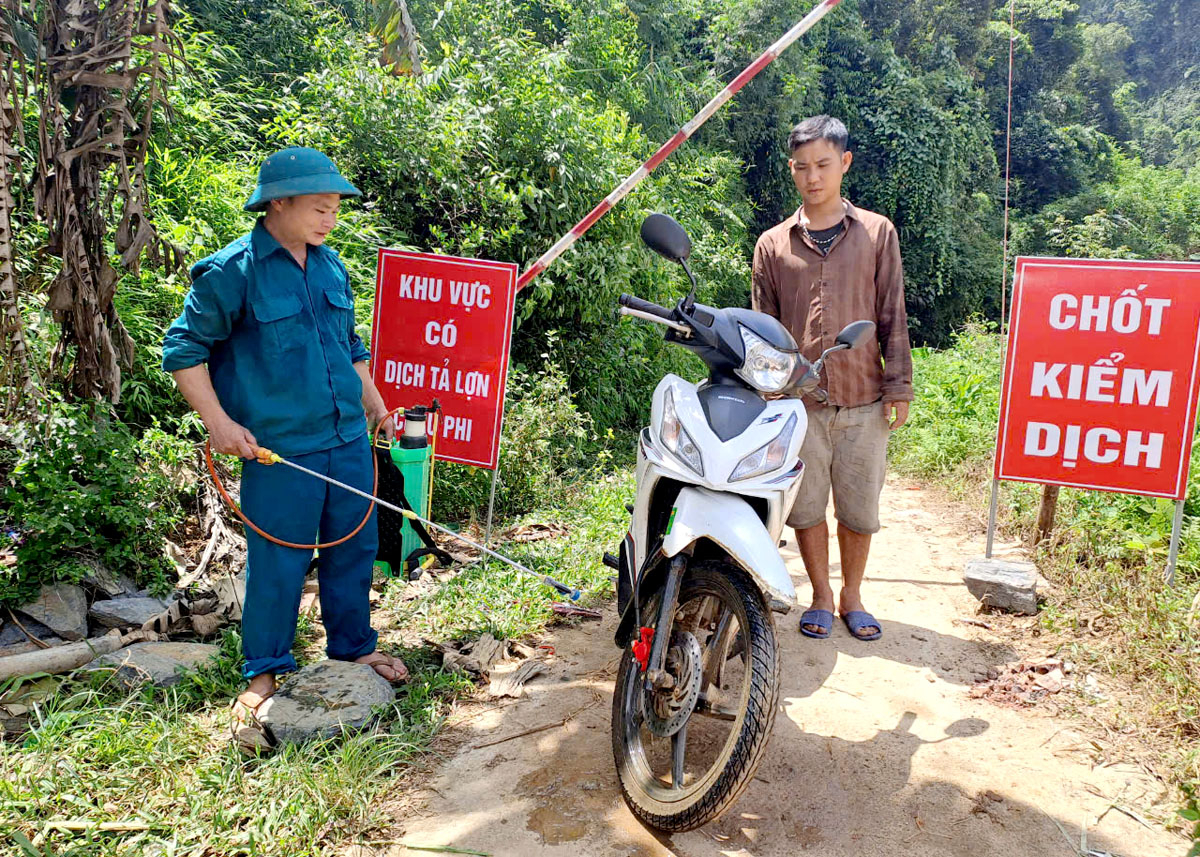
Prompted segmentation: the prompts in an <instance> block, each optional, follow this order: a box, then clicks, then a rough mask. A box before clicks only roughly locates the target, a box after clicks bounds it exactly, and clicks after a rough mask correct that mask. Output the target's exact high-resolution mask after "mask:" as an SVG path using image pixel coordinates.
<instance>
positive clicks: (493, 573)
mask: <svg viewBox="0 0 1200 857" xmlns="http://www.w3.org/2000/svg"><path fill="white" fill-rule="evenodd" d="M633 496H634V482H633V473H632V471H631V470H628V469H622V470H618V471H616V472H614V473H610V474H593V475H592V476H590V477H588V478H587V479H586V480H585V481H584V482H583V483H582V484H579V485H578V486H577V487H576V491H575V492H574V494H573V496H572V498H571V500H570V501H569V502H566V503H563V504H560V505H558V506H556V507H552V508H548V509H543V510H539V511H538V512H537V513H535V514H530V515H526V516H524V517H523V518H520V519H517V520H516V521H514V522H512V523H513V524H514V525H516V524H521V523H529V522H537V523H556V524H562V525H565V526H566V527H567V529H568V532H567V535H565V536H563V537H561V538H556V539H547V540H544V541H538V542H530V543H527V544H520V543H502V544H500V545H498V546H496V548H495V550H497V552H499V553H501V554H503V555H505V556H508V557H511V558H512V559H514V560H516V561H517V562H520V563H521V564H522V565H524V566H526V567H527V568H529V569H531V570H533V571H535V572H537V573H539V574H549V575H550V576H552V577H554V578H556V579H557V580H560V581H562V582H563V583H566V584H567V585H569V586H574V587H577V588H579V589H582V590H583V591H584V595H583V597H582V598H581V600H580V602H579V603H580V604H581V605H587V604H588V603H592V602H595V601H598V600H603V599H606V598H608V597H610V596H611V594H612V592H613V587H612V583H611V578H612V575H613V571H612V570H611V569H609V568H608V567H607V566H605V565H603V564H601V562H600V557H601V554H602V553H603V552H604V551H606V550H609V551H615V550H616V548H617V546H618V545H619V544H620V541H621V538H622V536H623V535H624V533H625V527H626V526H627V525H628V521H629V514H628V513H627V512H626V511H625V507H624V504H625V503H626V502H627V501H631V500H632V499H633ZM402 594H403V590H402V589H400V588H399V587H396V588H393V589H391V590H389V597H388V598H387V599H385V603H386V604H387V606H388V607H390V608H391V609H392V610H394V611H395V613H396V615H397V617H398V619H399V621H400V624H402V625H403V626H404V627H407V628H411V629H413V630H416V631H419V632H420V633H421V635H422V636H424V637H426V638H428V639H431V640H439V641H440V640H444V639H450V638H453V637H456V636H472V637H474V636H479V635H480V634H482V633H484V632H491V633H492V634H493V635H494V636H496V637H497V638H502V637H508V638H510V639H513V638H520V637H524V636H527V635H530V634H535V633H537V632H538V631H540V630H541V629H542V627H544V626H545V624H546V622H548V621H549V620H550V618H551V616H552V615H553V614H552V613H551V611H550V603H551V601H553V600H560V601H561V600H564V599H563V597H562V596H559V595H557V594H556V593H555V592H554V591H553V590H551V589H549V588H547V587H545V586H543V585H542V584H541V583H540V582H539V581H538V580H537V579H535V578H534V577H532V576H531V575H527V574H524V573H522V572H520V571H517V570H515V569H513V568H511V567H509V566H507V565H505V564H503V563H500V562H498V561H494V560H489V561H487V562H480V563H477V564H475V565H472V566H470V567H469V568H467V569H466V570H464V571H462V572H461V573H459V574H458V575H456V576H455V577H454V578H453V579H451V580H450V581H448V582H446V583H445V584H444V585H442V586H441V587H439V588H438V589H437V590H435V591H434V592H433V593H431V594H430V595H428V596H425V597H423V598H420V599H417V600H416V601H414V602H410V603H409V604H403V603H401V602H400V595H402Z"/></svg>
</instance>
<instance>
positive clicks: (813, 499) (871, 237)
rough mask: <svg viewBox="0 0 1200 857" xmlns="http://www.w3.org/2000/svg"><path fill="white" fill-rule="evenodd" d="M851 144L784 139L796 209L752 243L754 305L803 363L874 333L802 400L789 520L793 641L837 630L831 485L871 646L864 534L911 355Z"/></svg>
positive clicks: (848, 597)
mask: <svg viewBox="0 0 1200 857" xmlns="http://www.w3.org/2000/svg"><path fill="white" fill-rule="evenodd" d="M848 136H849V135H848V133H847V131H846V126H845V125H843V124H842V123H841V122H840V121H839V120H837V119H834V118H832V117H830V116H814V117H812V118H809V119H805V120H804V121H803V122H801V123H800V124H799V125H797V126H796V127H795V128H794V129H793V130H792V132H791V134H790V135H789V136H788V148H789V150H790V151H791V154H792V157H791V159H790V160H789V161H788V165H789V167H790V168H791V171H792V179H793V180H794V181H795V183H796V189H797V190H798V191H800V196H801V199H802V200H803V204H802V205H801V206H800V209H799V210H798V211H797V212H796V213H795V214H793V215H792V216H790V217H789V218H788V219H787V220H785V221H783V222H782V223H780V224H779V225H777V226H775V227H773V228H771V229H769V230H768V231H767V232H765V233H763V235H762V237H760V238H759V239H758V244H757V246H756V247H755V248H754V283H753V291H752V301H753V306H754V309H756V310H758V311H760V312H765V313H767V314H769V315H773V316H775V317H776V318H778V319H779V320H780V321H782V322H783V324H784V325H785V326H786V327H787V328H788V330H790V331H791V332H792V335H793V336H794V337H796V341H797V342H798V343H799V344H800V350H801V352H802V353H803V354H804V356H805V357H807V358H808V359H809V360H816V359H817V358H818V357H820V356H821V352H822V351H824V350H825V349H826V348H829V347H830V346H832V345H833V344H834V339H835V338H836V337H837V335H838V332H839V331H840V330H841V329H842V328H843V327H844V326H845V325H847V324H849V323H850V322H852V321H857V320H858V319H870V320H871V321H874V322H875V323H876V325H877V337H876V339H874V340H872V341H871V342H868V343H867V344H866V345H864V346H861V347H859V348H856V349H854V350H851V351H840V352H837V353H835V354H831V355H830V357H829V360H828V362H827V363H826V364H825V372H824V377H823V380H822V386H823V388H824V390H825V391H826V393H827V394H828V399H827V401H826V402H825V403H823V404H821V403H817V402H816V401H814V400H812V399H811V398H810V399H807V400H806V402H805V404H806V405H807V408H808V417H809V424H808V433H807V434H806V435H805V438H804V445H803V447H802V448H801V450H800V457H801V459H802V460H803V461H804V463H805V472H804V478H803V481H802V482H801V486H800V492H799V495H798V496H797V498H796V504H795V506H794V507H793V509H792V512H791V514H790V515H789V517H788V524H789V526H792V527H794V528H795V529H796V540H797V542H798V543H799V545H800V555H801V556H802V557H803V559H804V568H805V570H806V571H807V572H808V577H809V580H810V581H811V582H812V587H813V600H812V607H811V609H809V610H807V611H805V613H804V614H803V615H802V616H801V617H800V632H801V633H802V634H805V635H806V636H809V637H817V638H824V637H828V636H829V635H830V633H831V632H832V630H833V610H834V598H833V588H832V587H831V586H830V584H829V525H828V524H827V523H826V520H825V508H826V505H827V504H828V502H829V493H830V489H831V488H832V491H833V503H834V514H835V516H836V517H837V520H838V529H837V533H838V547H839V549H840V552H841V557H842V591H841V595H840V597H839V599H838V612H839V614H840V615H841V617H842V620H843V621H844V622H845V623H846V626H847V628H849V630H850V632H851V633H852V634H854V635H855V636H856V637H858V638H859V639H861V640H875V639H878V638H879V637H880V635H881V634H882V628H881V626H880V625H879V622H878V621H877V620H876V619H875V618H874V617H873V616H872V615H871V614H870V613H868V612H866V611H865V610H864V609H863V603H862V595H861V588H862V581H863V575H864V573H865V572H866V566H867V554H868V552H869V550H870V547H871V535H872V534H873V533H875V532H878V530H879V494H880V491H882V489H883V481H884V475H885V473H886V468H887V462H886V456H887V438H888V433H889V431H894V430H895V429H898V428H900V426H902V425H904V422H905V420H907V419H908V406H909V402H911V401H912V398H913V392H912V354H911V351H910V348H909V342H908V316H907V314H906V312H905V309H904V274H903V270H902V268H901V263H900V244H899V240H898V238H897V235H896V227H895V226H893V225H892V222H891V221H890V220H888V219H887V218H886V217H884V216H882V215H880V214H875V213H874V212H870V211H865V210H863V209H858V208H855V207H854V206H852V205H851V204H850V203H849V202H848V201H846V200H845V199H843V198H842V177H843V176H844V175H845V174H846V171H847V170H849V169H850V162H851V160H852V156H851V154H850V152H848V151H847V150H846V145H847V142H848Z"/></svg>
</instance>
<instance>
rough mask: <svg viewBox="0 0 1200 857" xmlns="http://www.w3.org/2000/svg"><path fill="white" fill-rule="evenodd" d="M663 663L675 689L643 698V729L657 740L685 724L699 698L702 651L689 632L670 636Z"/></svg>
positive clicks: (702, 671)
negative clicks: (648, 731) (664, 662)
mask: <svg viewBox="0 0 1200 857" xmlns="http://www.w3.org/2000/svg"><path fill="white" fill-rule="evenodd" d="M666 661H667V671H668V672H669V673H670V675H671V677H672V678H674V679H675V686H674V687H673V688H671V689H670V690H661V691H656V692H653V693H648V694H645V695H644V696H643V700H644V708H645V716H646V728H647V729H649V730H650V732H651V733H652V734H654V735H657V736H658V737H659V738H670V737H671V736H672V735H674V734H675V733H676V732H678V731H679V730H680V729H682V728H683V724H685V723H687V720H688V718H689V717H691V716H692V711H693V710H695V708H696V701H697V700H698V699H699V698H700V684H701V682H702V681H703V679H704V651H703V649H701V648H700V641H699V640H697V639H696V638H695V636H693V635H692V634H691V633H690V632H689V631H676V632H674V633H673V634H671V645H670V648H668V649H667V657H666Z"/></svg>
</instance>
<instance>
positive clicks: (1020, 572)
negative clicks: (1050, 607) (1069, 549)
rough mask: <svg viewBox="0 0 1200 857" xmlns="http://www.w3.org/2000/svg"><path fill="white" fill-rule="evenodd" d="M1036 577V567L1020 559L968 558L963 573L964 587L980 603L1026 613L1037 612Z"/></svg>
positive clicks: (1030, 614)
mask: <svg viewBox="0 0 1200 857" xmlns="http://www.w3.org/2000/svg"><path fill="white" fill-rule="evenodd" d="M1037 579H1038V572H1037V567H1036V566H1035V565H1034V564H1033V563H1031V562H1023V561H1020V560H1005V559H972V560H968V561H967V568H966V571H965V572H964V573H963V580H965V581H966V584H967V590H968V591H969V592H970V593H971V594H972V595H974V596H975V597H976V598H978V599H979V601H980V602H981V603H982V604H984V605H986V606H988V607H995V608H997V609H1000V610H1005V611H1007V612H1009V613H1023V614H1025V615H1027V616H1033V615H1035V614H1036V613H1037Z"/></svg>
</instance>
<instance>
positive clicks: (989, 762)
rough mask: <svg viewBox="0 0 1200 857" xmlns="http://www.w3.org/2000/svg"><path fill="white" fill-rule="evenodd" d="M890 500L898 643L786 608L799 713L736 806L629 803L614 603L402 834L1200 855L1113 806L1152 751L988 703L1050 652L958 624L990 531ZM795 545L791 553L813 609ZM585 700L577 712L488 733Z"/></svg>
mask: <svg viewBox="0 0 1200 857" xmlns="http://www.w3.org/2000/svg"><path fill="white" fill-rule="evenodd" d="M883 505H884V509H883V520H884V529H883V531H882V533H881V534H880V535H879V536H878V537H877V539H876V542H875V545H874V546H873V548H872V555H871V562H870V566H869V568H868V579H869V588H868V589H867V594H866V598H867V606H868V607H869V608H871V609H872V611H873V612H874V613H875V615H876V616H878V617H879V618H880V619H882V621H883V625H884V629H885V635H884V637H883V639H882V640H880V641H878V642H873V643H865V642H861V641H857V640H854V639H853V638H851V637H850V636H849V634H848V632H847V631H846V630H845V628H844V627H843V626H841V625H840V624H839V625H838V627H837V628H835V631H834V636H833V637H832V638H831V639H829V640H824V641H817V640H809V639H806V638H804V637H801V636H800V634H799V633H798V632H797V630H796V625H797V619H798V611H795V610H794V611H793V612H792V613H791V614H790V615H788V616H786V617H776V618H777V635H778V639H779V641H780V644H781V648H782V652H783V684H782V691H781V693H780V707H781V710H780V711H779V715H778V717H777V718H776V721H775V730H774V734H773V736H772V738H771V745H770V747H769V749H768V751H767V757H766V760H765V761H764V763H763V764H762V766H761V768H760V769H759V772H758V777H757V778H756V780H755V781H754V782H753V783H752V784H751V786H750V788H749V789H748V790H747V791H746V792H745V794H744V795H743V796H742V798H741V799H740V801H739V802H738V803H737V804H736V805H735V807H734V808H733V809H732V810H730V811H729V812H728V813H727V814H726V815H725V816H724V817H723V818H721V819H720V820H718V821H717V822H715V823H713V824H710V825H709V826H707V827H705V828H702V829H700V830H697V831H693V832H691V833H686V834H680V835H676V836H674V837H670V838H667V837H661V836H656V835H653V834H652V833H650V832H649V831H647V830H646V829H645V828H643V827H642V826H641V825H640V824H639V823H638V822H637V821H636V820H635V819H634V818H633V816H632V815H631V814H630V813H629V811H628V810H627V809H626V807H625V805H624V804H623V802H622V801H621V798H620V795H619V792H618V790H617V785H616V777H615V774H614V770H613V760H612V754H611V750H610V742H609V704H610V699H611V691H612V680H613V674H614V670H615V665H616V661H617V655H618V652H617V650H616V649H615V648H614V647H613V645H612V631H613V627H614V622H615V616H614V614H613V611H612V610H611V609H610V610H609V611H607V613H606V616H605V619H604V621H603V622H602V623H596V622H594V621H593V622H590V623H588V624H587V625H586V626H584V627H582V628H579V629H567V630H560V631H558V632H556V633H554V634H552V635H551V637H550V639H549V640H548V641H547V642H549V643H550V644H552V645H553V646H554V647H555V656H554V658H553V659H552V660H551V672H550V674H549V676H548V677H543V678H540V679H538V680H536V681H535V682H534V683H532V684H530V685H529V696H528V697H527V698H525V699H522V700H520V701H518V702H514V701H511V700H510V701H509V704H508V705H507V706H506V707H503V708H501V709H498V710H487V706H484V705H481V706H479V707H477V708H476V709H474V710H472V709H467V710H466V711H465V712H464V714H463V715H460V716H459V717H457V718H456V719H458V721H459V725H457V726H453V727H452V730H453V734H454V736H455V737H456V739H457V740H458V741H459V742H460V743H459V744H458V747H457V749H456V750H455V751H454V752H453V753H452V754H451V755H450V756H449V757H448V758H447V759H446V760H445V762H444V764H443V765H442V766H441V767H440V769H439V772H438V773H437V775H436V776H435V777H434V778H433V779H432V781H431V783H430V786H429V788H428V789H426V790H425V791H424V792H423V794H422V796H421V800H420V803H419V806H418V808H417V809H416V811H415V813H410V814H406V817H404V818H398V819H397V824H398V828H401V829H402V830H403V832H402V835H398V836H397V838H398V839H402V840H403V841H405V842H409V843H414V844H426V845H450V846H454V847H458V848H470V849H475V850H478V851H484V852H488V853H489V854H491V855H494V857H526V855H555V857H557V855H563V857H566V855H588V856H589V857H590V855H596V857H601V855H603V857H668V855H677V857H718V855H725V857H735V856H736V857H751V856H752V857H775V855H778V857H782V855H795V854H798V853H802V852H806V851H811V852H813V853H820V854H823V855H827V857H841V855H846V857H873V855H889V857H890V855H907V854H920V855H930V857H940V855H963V857H965V855H972V857H974V855H1006V857H1007V855H1069V854H1072V853H1074V854H1080V853H1087V851H1088V850H1089V849H1095V850H1096V851H1099V852H1111V854H1113V855H1119V857H1158V855H1171V857H1177V855H1180V854H1182V853H1183V852H1184V851H1185V850H1186V844H1185V843H1184V842H1183V841H1182V840H1181V839H1179V838H1177V837H1174V836H1171V835H1169V834H1167V833H1165V832H1163V831H1161V830H1150V829H1147V828H1146V827H1144V826H1143V825H1142V824H1140V823H1139V822H1138V821H1135V820H1134V819H1132V818H1131V817H1129V816H1128V815H1126V814H1124V813H1122V812H1120V811H1118V810H1109V811H1108V812H1105V810H1106V809H1108V807H1109V806H1110V804H1111V803H1114V802H1115V803H1119V804H1120V805H1122V806H1123V807H1126V808H1130V809H1133V810H1134V811H1137V809H1138V808H1139V807H1145V806H1146V805H1147V804H1148V803H1149V802H1150V801H1151V800H1153V799H1154V797H1155V796H1156V795H1159V794H1160V793H1161V786H1159V785H1158V784H1156V783H1155V782H1154V781H1152V780H1151V779H1150V778H1149V777H1147V776H1145V775H1144V774H1143V773H1142V772H1141V770H1140V769H1139V768H1137V767H1136V766H1134V765H1132V764H1122V763H1117V764H1109V765H1106V766H1097V765H1095V763H1094V759H1093V756H1092V755H1091V754H1092V753H1093V751H1094V748H1093V747H1092V746H1091V745H1089V743H1088V741H1087V732H1086V727H1084V726H1083V725H1082V724H1081V723H1080V722H1079V721H1073V720H1071V719H1069V718H1067V717H1066V716H1065V715H1060V716H1057V717H1055V716H1050V715H1048V714H1046V713H1044V712H1040V711H1038V710H1032V711H1031V710H1022V711H1018V710H1014V709H1011V708H1005V707H1001V706H999V705H997V704H994V703H993V702H990V701H988V700H986V699H972V698H970V696H969V695H968V689H969V688H970V687H971V685H972V684H973V682H974V681H975V680H976V679H977V678H979V677H982V676H984V675H986V671H987V669H988V667H989V666H993V665H999V664H1003V663H1006V662H1009V661H1014V660H1017V659H1018V658H1019V657H1022V656H1025V655H1028V654H1031V653H1044V652H1040V651H1039V649H1038V648H1037V646H1036V642H1037V641H1036V640H1030V641H1029V643H1028V645H1026V644H1024V643H1022V644H1020V646H1021V648H1022V650H1016V649H1014V648H1012V647H1010V646H1009V645H1006V644H1003V643H1000V642H998V638H995V637H993V636H992V635H991V633H990V632H989V631H987V630H983V629H979V628H976V627H973V626H970V625H966V624H963V623H961V621H959V622H956V621H955V620H956V619H957V620H961V619H963V618H970V617H973V616H974V615H975V607H976V605H975V602H974V600H973V599H972V598H971V597H970V595H969V594H968V593H967V592H966V590H965V588H964V587H963V585H962V568H963V563H964V562H965V560H966V559H968V558H970V557H973V556H979V555H982V548H983V544H982V534H981V533H970V534H967V533H965V527H964V524H963V523H962V520H961V518H960V517H959V516H958V515H957V514H955V513H954V512H953V510H951V509H949V508H948V507H947V506H946V504H945V503H944V502H943V501H942V500H940V499H939V498H938V497H937V496H936V495H934V494H932V493H930V492H927V491H924V490H916V489H913V488H908V487H904V486H898V485H891V486H889V487H888V489H887V490H886V491H885V493H884V502H883ZM794 547H795V543H794V541H792V542H790V543H789V546H788V548H785V549H784V552H785V557H786V558H787V560H788V565H789V568H790V570H791V572H792V576H793V578H794V579H795V581H796V586H797V590H798V592H799V594H800V599H801V601H802V603H804V604H807V598H808V586H807V582H806V578H805V576H804V570H803V567H802V565H801V563H800V559H799V556H798V555H797V554H796V553H795V550H794ZM833 555H834V556H836V552H834V554H833ZM835 574H836V567H835ZM835 586H836V583H835ZM588 706H590V707H588ZM573 712H578V713H577V714H575V716H574V717H573V718H571V719H570V720H569V721H568V723H567V724H566V725H565V726H562V727H558V728H554V729H549V730H546V731H542V732H539V733H536V734H533V735H529V736H527V737H523V738H518V739H515V740H511V741H507V742H504V743H500V744H496V745H493V746H489V747H483V748H479V749H476V748H475V746H476V745H478V744H482V743H484V742H487V741H492V740H495V739H497V738H503V737H505V736H507V735H511V734H515V733H518V732H521V731H522V730H525V729H529V728H531V727H535V726H540V725H542V724H546V723H554V722H557V721H559V720H561V719H562V718H564V717H566V716H567V715H570V714H572V713H573ZM1101 816H1102V818H1100V821H1099V822H1098V823H1097V818H1098V817H1101ZM1084 826H1086V845H1085V847H1084V848H1083V849H1082V851H1081V850H1079V849H1078V846H1079V845H1081V844H1083V843H1084V841H1083V840H1081V827H1084ZM398 833H399V831H398ZM395 853H396V854H397V855H399V854H403V853H405V852H404V851H403V850H402V849H397V850H396V851H395ZM407 853H413V852H407Z"/></svg>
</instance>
